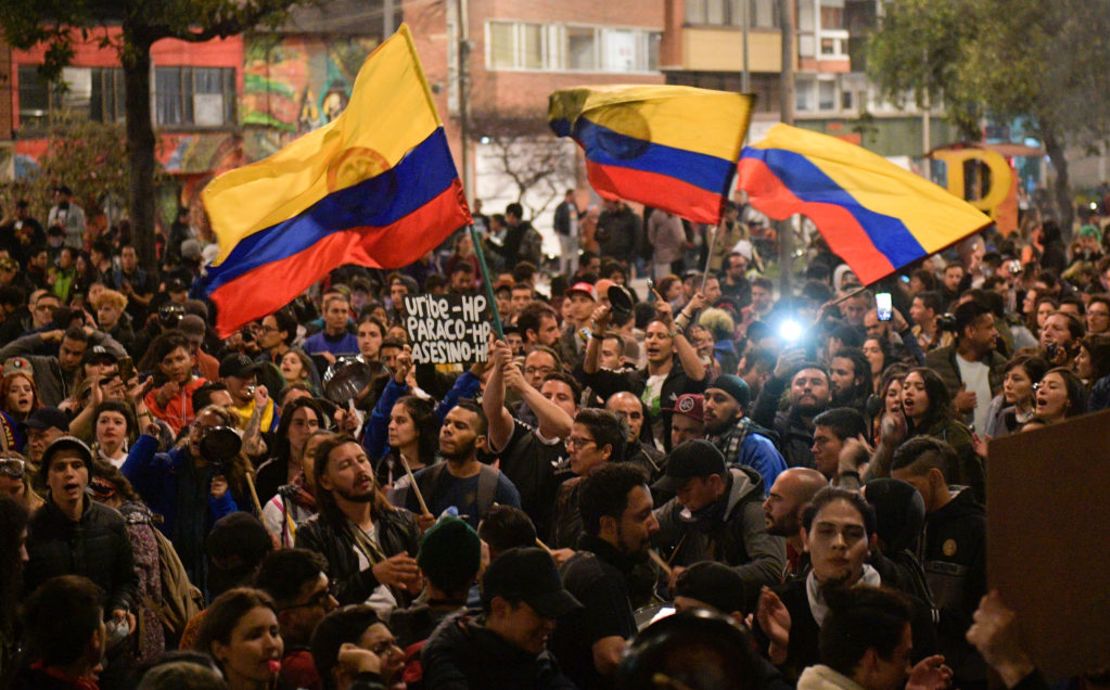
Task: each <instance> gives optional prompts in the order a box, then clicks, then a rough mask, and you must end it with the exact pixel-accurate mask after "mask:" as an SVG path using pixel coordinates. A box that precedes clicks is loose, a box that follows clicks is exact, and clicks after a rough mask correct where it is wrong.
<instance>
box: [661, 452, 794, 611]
mask: <svg viewBox="0 0 1110 690" xmlns="http://www.w3.org/2000/svg"><path fill="white" fill-rule="evenodd" d="M652 488H653V489H655V490H656V491H658V492H668V493H669V494H671V495H674V496H675V498H672V499H671V500H670V501H667V502H666V503H664V504H663V505H662V506H661V507H660V508H659V509H658V510H656V511H655V518H656V519H657V520H658V521H659V533H658V534H657V535H656V537H655V543H656V545H657V546H658V547H659V549H660V551H661V553H662V554H663V557H664V558H666V559H667V561H668V562H669V563H670V564H671V568H672V571H671V581H670V585H671V587H672V589H673V588H674V587H675V585H676V580H677V579H678V578H680V577H681V576H682V575H683V573H684V572H685V570H686V567H687V566H691V565H693V564H694V563H700V562H701V561H717V562H719V563H722V564H723V565H725V566H727V567H729V568H730V569H732V570H733V571H734V572H735V573H736V574H737V575H738V577H739V579H740V580H741V581H743V583H744V586H745V591H746V592H747V593H748V594H749V595H750V600H749V601H748V602H747V607H745V610H748V607H751V606H752V605H754V598H755V596H756V595H757V594H758V592H759V589H760V587H762V586H764V585H768V586H772V585H776V584H778V582H779V575H780V573H782V568H783V565H784V564H785V563H786V544H785V542H784V541H783V539H782V538H781V537H773V536H771V535H769V534H768V533H767V524H766V521H765V520H764V519H763V506H762V502H763V480H762V478H760V476H759V474H758V473H757V472H756V471H755V470H753V469H751V468H750V467H735V466H732V467H728V466H726V465H725V456H724V455H723V454H722V453H721V451H720V450H718V449H717V447H716V446H714V445H713V444H712V443H710V442H709V441H706V440H704V439H697V440H694V441H687V442H686V443H683V444H682V445H680V446H678V447H677V448H675V449H674V450H672V451H671V454H670V456H669V457H668V459H667V470H666V474H664V475H663V478H662V479H660V480H659V481H658V482H656V483H655V485H654V486H653V487H652Z"/></svg>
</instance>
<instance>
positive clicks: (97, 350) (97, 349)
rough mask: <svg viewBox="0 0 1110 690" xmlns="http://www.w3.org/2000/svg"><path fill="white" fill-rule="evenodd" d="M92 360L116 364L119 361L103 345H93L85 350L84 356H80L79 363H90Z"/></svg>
mask: <svg viewBox="0 0 1110 690" xmlns="http://www.w3.org/2000/svg"><path fill="white" fill-rule="evenodd" d="M93 362H102V363H106V364H116V363H118V362H119V357H118V356H117V355H116V353H114V352H112V351H111V350H109V349H108V348H106V347H104V346H103V345H93V346H92V347H90V348H88V349H86V350H85V356H84V357H82V358H81V363H82V364H92V363H93Z"/></svg>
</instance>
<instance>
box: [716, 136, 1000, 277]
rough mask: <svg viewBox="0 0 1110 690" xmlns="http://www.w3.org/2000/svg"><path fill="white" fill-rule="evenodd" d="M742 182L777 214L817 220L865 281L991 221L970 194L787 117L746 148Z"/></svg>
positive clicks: (751, 197) (752, 198)
mask: <svg viewBox="0 0 1110 690" xmlns="http://www.w3.org/2000/svg"><path fill="white" fill-rule="evenodd" d="M737 187H738V188H739V189H742V190H744V191H745V192H747V193H748V199H749V201H750V202H751V204H752V206H755V207H756V208H757V209H759V210H760V211H762V212H763V213H766V214H767V215H768V216H770V217H772V218H774V219H776V220H784V219H786V218H789V217H790V216H791V215H793V214H795V213H800V214H801V215H803V216H806V217H807V218H809V219H810V220H812V221H813V223H814V225H816V226H817V229H818V230H819V231H820V232H821V235H822V236H823V237H824V238H825V241H826V242H828V244H829V248H830V249H832V250H833V252H835V253H836V254H838V255H839V256H840V257H841V258H842V259H844V261H846V262H847V263H848V265H849V266H850V267H851V268H852V271H853V272H855V274H856V275H857V276H859V279H860V280H861V281H863V283H864V284H865V285H866V284H870V283H873V282H875V281H877V280H879V279H881V278H884V277H886V276H888V275H890V274H891V273H893V272H894V271H896V270H898V269H899V268H901V267H903V266H905V265H906V264H909V263H912V262H914V261H916V260H918V259H921V258H923V257H925V256H928V255H930V254H935V253H936V252H939V251H941V250H942V249H944V248H946V247H949V246H951V245H953V244H955V243H956V242H959V241H960V240H962V239H963V238H965V237H967V236H968V235H972V234H974V233H976V232H978V231H979V230H982V229H983V228H984V227H986V226H987V225H989V224H990V223H991V220H990V218H988V217H987V216H985V215H983V214H982V213H981V212H980V211H979V210H977V209H976V208H975V207H973V206H972V205H971V204H969V203H967V202H966V201H964V200H963V199H960V198H958V197H956V196H955V195H953V194H950V193H949V192H947V191H946V190H944V189H941V188H940V187H938V186H937V185H935V184H933V183H932V182H930V181H928V180H926V179H925V178H923V177H920V176H918V175H915V174H913V173H911V172H909V171H906V170H903V169H902V168H899V167H898V166H897V165H895V164H893V163H891V162H890V161H888V160H886V159H885V158H883V157H882V156H879V155H877V154H874V153H871V152H870V151H868V150H866V149H864V148H861V147H859V146H856V145H855V144H850V143H848V142H846V141H843V140H841V139H837V138H835V137H830V136H827V135H824V134H819V133H817V132H811V131H809V130H805V129H798V128H795V127H790V126H788V125H783V124H778V125H775V126H774V127H772V128H771V130H770V132H768V133H767V137H766V138H765V139H763V140H762V141H760V142H759V143H757V144H754V145H752V146H747V147H745V148H744V151H743V153H742V154H741V155H740V164H739V180H738V183H737Z"/></svg>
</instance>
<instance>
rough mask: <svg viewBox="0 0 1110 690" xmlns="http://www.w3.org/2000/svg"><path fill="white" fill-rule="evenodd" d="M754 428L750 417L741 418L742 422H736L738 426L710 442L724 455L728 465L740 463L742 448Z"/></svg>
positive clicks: (711, 438) (714, 437)
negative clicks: (729, 463)
mask: <svg viewBox="0 0 1110 690" xmlns="http://www.w3.org/2000/svg"><path fill="white" fill-rule="evenodd" d="M754 426H755V424H753V423H752V420H751V418H750V417H741V418H740V421H738V422H736V426H734V427H732V428H731V429H729V430H728V431H726V432H724V433H723V434H720V435H719V436H713V437H710V441H712V443H713V445H715V446H717V448H719V449H720V451H721V453H723V454H724V456H725V462H726V463H728V462H738V461H739V458H740V446H741V445H743V444H744V439H746V438H747V437H748V433H749V432H751V431H752V427H754Z"/></svg>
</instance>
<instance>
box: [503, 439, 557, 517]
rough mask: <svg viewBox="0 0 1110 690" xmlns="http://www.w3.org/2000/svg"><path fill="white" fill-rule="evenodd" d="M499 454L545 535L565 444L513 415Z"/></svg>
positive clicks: (522, 498) (521, 501)
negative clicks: (548, 439)
mask: <svg viewBox="0 0 1110 690" xmlns="http://www.w3.org/2000/svg"><path fill="white" fill-rule="evenodd" d="M498 455H500V457H501V471H502V472H503V473H504V474H505V476H506V477H508V478H509V481H511V482H512V483H513V486H515V487H516V489H517V491H519V492H520V505H521V508H522V509H523V510H524V512H525V513H528V517H530V518H532V523H533V524H534V525H535V526H536V534H538V535H540V537H541V538H543V537H545V536H546V535H547V534H548V533H549V531H550V529H551V513H552V511H553V509H554V505H555V491H556V489H557V488H558V486H559V480H558V478H557V477H556V474H555V468H556V467H557V466H558V465H559V464H560V463H561V462H562V461H563V459H564V458H565V457H566V447H565V446H564V445H563V442H562V441H561V440H555V441H554V442H552V443H546V442H544V440H543V439H541V438H540V437H539V436H538V435H537V433H536V429H534V428H533V427H531V426H529V425H528V424H525V423H524V422H522V421H520V420H519V419H515V418H514V419H513V433H512V436H510V437H509V442H508V443H507V444H505V449H504V450H502V451H501V452H500V453H498Z"/></svg>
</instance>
